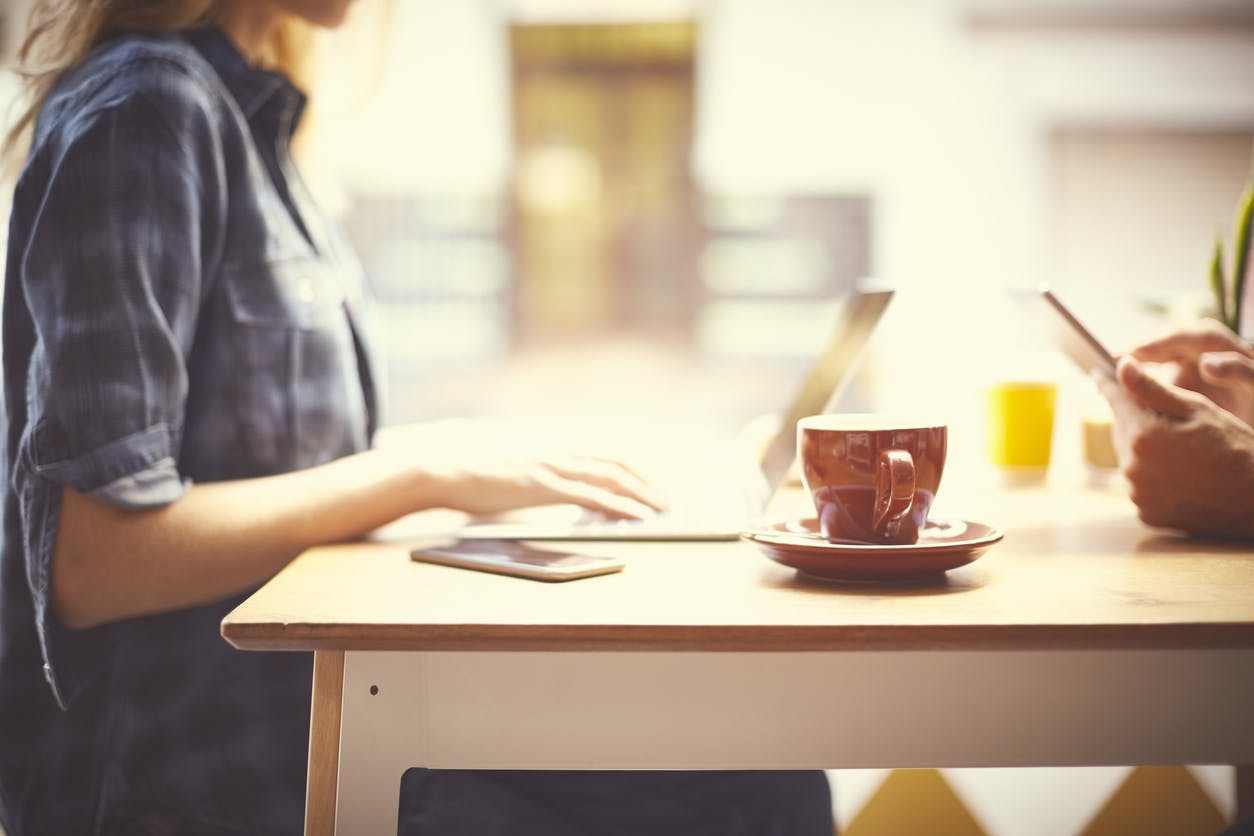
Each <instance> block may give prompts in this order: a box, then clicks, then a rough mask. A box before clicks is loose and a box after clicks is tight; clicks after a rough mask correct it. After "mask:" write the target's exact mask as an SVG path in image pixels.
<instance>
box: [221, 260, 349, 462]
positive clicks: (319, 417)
mask: <svg viewBox="0 0 1254 836" xmlns="http://www.w3.org/2000/svg"><path fill="white" fill-rule="evenodd" d="M223 280H224V281H223V286H224V296H225V303H226V308H227V319H228V322H227V323H226V333H225V334H224V336H225V338H226V339H224V340H222V342H223V343H224V344H225V345H222V346H220V348H221V353H220V354H219V355H218V356H219V361H220V362H221V363H223V364H224V366H225V368H224V369H222V370H221V371H222V373H221V374H220V375H218V377H219V378H220V379H221V380H223V381H224V385H225V387H226V391H225V392H224V393H223V394H224V397H223V398H222V399H221V403H222V407H223V408H224V409H226V410H229V412H230V416H231V420H230V421H229V422H228V423H229V424H230V425H231V426H233V427H234V431H233V438H231V439H230V443H231V444H232V445H233V449H235V450H237V451H238V452H239V453H241V454H242V455H244V456H245V457H246V458H247V459H248V460H249V462H250V466H249V468H248V469H249V470H255V471H260V472H282V471H286V470H292V469H296V468H302V467H309V466H311V465H314V464H318V463H321V462H324V461H327V460H328V459H331V458H334V457H336V456H339V455H343V453H344V452H345V451H346V450H349V449H353V448H354V447H355V446H357V445H359V444H360V442H359V441H358V440H356V439H357V437H358V436H360V435H362V433H363V431H362V429H361V424H362V421H363V419H362V404H361V383H360V377H359V374H358V369H357V360H356V352H355V349H354V344H353V336H352V331H351V328H350V326H349V323H348V319H347V316H346V315H345V311H344V292H343V284H342V282H341V277H340V276H339V274H338V273H337V271H336V269H335V267H334V265H331V264H328V263H325V262H322V261H319V260H318V259H316V258H290V259H280V260H275V261H269V262H265V263H261V264H256V265H252V266H236V267H232V268H229V269H227V270H224V271H223Z"/></svg>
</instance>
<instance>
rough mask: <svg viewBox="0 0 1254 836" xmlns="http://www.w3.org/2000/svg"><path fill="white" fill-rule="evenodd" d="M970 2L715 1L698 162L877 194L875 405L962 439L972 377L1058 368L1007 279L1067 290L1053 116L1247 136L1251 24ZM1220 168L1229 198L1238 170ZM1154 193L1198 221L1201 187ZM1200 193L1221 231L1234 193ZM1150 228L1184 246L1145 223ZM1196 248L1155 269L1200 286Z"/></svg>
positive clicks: (744, 187) (764, 182)
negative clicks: (892, 295)
mask: <svg viewBox="0 0 1254 836" xmlns="http://www.w3.org/2000/svg"><path fill="white" fill-rule="evenodd" d="M982 5H983V6H985V7H987V6H990V5H991V6H992V7H993V8H994V11H996V12H997V14H995V15H991V16H990V15H985V16H984V17H982V18H973V16H972V12H971V9H970V7H969V4H967V3H963V2H957V0H948V2H942V0H896V1H895V2H892V3H879V2H872V0H772V2H762V0H720V2H716V3H712V4H711V5H710V6H708V7H707V11H706V14H705V17H704V18H703V20H702V28H701V52H700V56H699V83H700V87H699V102H700V104H699V111H698V134H697V146H696V167H697V173H698V176H699V178H700V180H701V182H702V183H703V184H704V185H705V186H706V187H708V188H711V189H714V190H718V191H733V192H735V191H748V192H754V191H766V192H770V191H773V190H782V191H797V190H801V191H807V190H818V191H831V190H842V189H848V190H853V191H869V192H871V193H872V194H873V195H874V198H875V201H876V207H877V209H876V215H875V224H876V232H875V235H876V240H875V253H874V256H873V262H874V265H875V266H874V269H875V272H877V273H878V274H880V275H881V276H883V277H885V278H889V279H892V280H894V281H895V282H897V283H898V285H899V286H900V287H901V289H902V293H900V294H899V295H898V299H897V300H896V301H895V302H894V307H893V309H892V310H891V311H890V313H889V317H888V319H887V321H886V322H885V323H884V329H883V330H882V331H881V332H880V334H879V335H878V336H877V344H876V349H877V351H878V353H877V355H876V357H875V361H876V363H877V365H878V366H879V374H878V375H877V379H878V380H879V381H880V382H881V384H880V392H879V393H878V400H879V402H880V403H881V405H883V406H884V407H886V408H890V409H894V410H896V409H912V410H913V409H920V410H927V411H936V410H938V409H939V410H942V411H952V413H953V415H955V416H961V418H962V424H961V426H967V427H971V429H972V433H971V439H970V441H971V443H972V444H975V443H978V439H977V438H976V436H978V431H977V430H976V429H975V427H974V425H973V420H972V419H973V409H974V408H975V405H977V404H978V402H979V395H980V392H979V391H978V390H979V388H980V384H981V381H982V380H983V379H985V378H986V377H987V376H989V375H997V374H1002V373H1003V370H1004V368H1005V367H1006V366H1008V365H1015V364H1017V365H1018V366H1019V368H1020V369H1031V370H1033V371H1032V372H1031V373H1036V372H1037V371H1039V370H1040V369H1041V367H1044V371H1045V372H1046V373H1050V374H1063V375H1065V374H1066V373H1067V372H1068V371H1069V370H1067V369H1065V368H1060V367H1059V366H1060V364H1059V361H1058V359H1057V358H1056V357H1055V356H1054V354H1053V352H1052V351H1050V350H1049V349H1048V347H1046V346H1044V345H1043V343H1042V341H1041V340H1040V338H1039V335H1038V334H1037V333H1036V332H1035V331H1033V330H1031V328H1029V327H1026V326H1027V325H1029V324H1030V323H1025V322H1024V320H1023V319H1021V318H1020V317H1021V313H1020V311H1019V310H1018V309H1016V308H1015V307H1013V306H1012V305H1011V304H1010V303H1009V302H1008V301H1007V298H1006V295H1005V293H1004V290H1005V288H1007V287H1010V286H1020V285H1030V284H1035V283H1037V282H1040V281H1042V280H1051V281H1053V282H1054V283H1057V284H1060V285H1061V286H1064V287H1065V286H1067V285H1068V284H1069V283H1071V282H1069V280H1068V278H1067V277H1066V276H1062V275H1060V274H1059V266H1060V264H1059V259H1058V258H1057V257H1056V235H1055V232H1054V224H1055V220H1056V219H1055V215H1054V208H1055V207H1054V193H1055V190H1056V186H1057V183H1056V178H1055V167H1054V163H1055V161H1054V159H1053V156H1052V154H1053V150H1054V142H1053V139H1052V134H1053V130H1054V129H1055V128H1058V127H1063V126H1065V127H1070V128H1077V127H1093V128H1096V127H1101V128H1110V127H1120V128H1125V129H1127V128H1133V129H1137V130H1151V131H1161V130H1165V129H1170V130H1173V131H1190V130H1207V131H1213V130H1215V129H1216V128H1217V127H1222V128H1223V129H1224V130H1230V131H1231V130H1241V129H1246V130H1250V131H1251V132H1252V133H1254V86H1252V85H1250V83H1249V79H1251V78H1254V25H1240V26H1235V27H1232V26H1230V27H1226V28H1215V27H1210V26H1206V25H1194V24H1193V23H1190V24H1189V25H1183V26H1173V25H1172V23H1171V21H1172V20H1173V19H1175V18H1173V17H1171V15H1173V14H1174V15H1176V16H1177V17H1178V16H1179V14H1180V10H1181V9H1185V10H1188V9H1189V8H1190V6H1189V4H1177V3H1171V4H1165V3H1164V2H1160V1H1157V0H1156V2H1154V3H1150V4H1149V6H1148V7H1142V6H1141V5H1140V4H1134V3H1132V2H1130V0H1129V2H1112V1H1111V0H1107V2H1106V3H1105V4H1098V8H1099V10H1101V11H1102V16H1101V17H1100V19H1097V20H1096V22H1097V23H1100V25H1097V26H1091V27H1090V26H1086V25H1085V21H1086V20H1094V19H1093V18H1085V17H1083V16H1081V17H1078V18H1077V17H1074V16H1071V17H1068V16H1067V15H1061V16H1060V15H1058V14H1057V12H1058V11H1059V9H1060V7H1061V10H1062V11H1066V10H1067V8H1068V7H1066V6H1065V4H1061V3H1059V2H1034V3H1022V4H1014V3H1005V2H1001V3H991V4H990V3H988V2H985V3H983V4H982ZM1090 6H1091V4H1090ZM1221 6H1222V8H1220V9H1219V11H1221V12H1223V11H1224V10H1225V9H1227V7H1226V6H1223V5H1222V3H1221ZM1071 8H1072V10H1074V8H1081V9H1084V8H1086V7H1085V6H1083V5H1081V6H1078V7H1077V6H1076V4H1072V6H1071ZM1139 8H1148V10H1149V11H1150V12H1153V16H1152V18H1148V19H1147V18H1146V17H1145V16H1144V15H1142V16H1140V17H1137V16H1136V14H1135V12H1136V11H1137V9H1139ZM1191 8H1192V9H1193V10H1194V11H1197V10H1198V9H1199V8H1200V9H1203V10H1204V9H1205V8H1207V6H1206V4H1203V3H1199V4H1194V5H1193V6H1192V7H1191ZM1016 9H1017V10H1018V11H1019V12H1021V13H1023V12H1033V13H1034V14H1038V13H1044V14H1045V18H1044V20H1045V21H1046V22H1047V23H1048V25H1045V26H1040V25H1032V24H1039V23H1040V21H1041V19H1042V18H1040V17H1039V16H1037V17H1027V18H1024V17H1019V18H1016V16H1015V13H1016ZM1090 10H1091V9H1090ZM1231 11H1232V10H1231V9H1227V12H1226V13H1230V12H1231ZM1121 14H1122V15H1125V17H1126V16H1127V15H1131V17H1126V20H1127V21H1128V23H1127V25H1120V23H1119V21H1120V20H1121V19H1124V18H1121V17H1120V15H1121ZM1051 15H1052V17H1051ZM1147 20H1149V21H1150V22H1152V24H1153V25H1148V24H1147ZM1199 154H1201V155H1204V154H1205V149H1204V148H1203V149H1202V150H1201V151H1200V152H1199ZM1201 158H1202V157H1201V156H1199V159H1201ZM1232 177H1233V180H1234V182H1233V184H1232V194H1233V199H1235V195H1236V193H1237V192H1238V191H1239V190H1240V185H1241V180H1242V179H1243V175H1242V174H1241V172H1239V171H1237V172H1233V173H1232ZM1159 182H1162V181H1161V180H1160V181H1159ZM1160 200H1161V203H1162V204H1163V206H1164V207H1166V208H1164V210H1163V212H1161V213H1160V214H1159V216H1158V217H1159V219H1160V221H1161V222H1163V223H1170V222H1171V218H1172V207H1174V209H1175V211H1176V212H1177V213H1178V214H1177V215H1176V216H1175V217H1176V218H1178V219H1180V220H1181V221H1182V222H1192V223H1193V224H1197V223H1199V220H1198V219H1197V218H1196V217H1192V216H1189V215H1187V214H1186V213H1189V212H1196V211H1197V209H1198V202H1197V201H1176V200H1174V199H1173V196H1172V195H1171V194H1162V195H1160ZM1220 202H1222V201H1220ZM1206 206H1207V207H1208V208H1209V210H1210V211H1212V212H1214V213H1216V214H1218V215H1219V216H1220V217H1218V218H1214V219H1211V218H1207V219H1204V220H1202V221H1200V222H1201V223H1204V224H1207V225H1210V224H1212V223H1217V222H1218V221H1221V220H1222V222H1223V224H1224V225H1225V226H1226V225H1227V224H1228V222H1229V217H1230V214H1231V209H1232V208H1233V207H1225V206H1222V205H1216V200H1213V199H1212V200H1210V201H1209V202H1207V203H1206ZM1143 238H1144V240H1143V241H1142V242H1139V243H1140V244H1141V246H1143V247H1163V246H1166V245H1168V244H1169V243H1170V241H1171V240H1175V239H1173V238H1172V237H1171V236H1162V235H1156V233H1155V231H1154V230H1153V229H1145V230H1144V231H1143ZM1125 240H1126V239H1125ZM1208 256H1209V248H1208V247H1206V248H1202V249H1200V250H1199V251H1197V252H1195V253H1183V254H1181V253H1178V252H1177V253H1175V254H1173V256H1172V258H1173V259H1174V263H1177V264H1184V263H1188V262H1189V260H1190V259H1192V260H1193V263H1195V264H1196V265H1197V269H1196V270H1193V271H1188V274H1187V275H1178V276H1175V277H1174V278H1168V279H1166V280H1165V281H1166V282H1168V283H1170V282H1174V283H1176V284H1177V285H1178V286H1179V287H1180V288H1188V287H1194V286H1199V285H1201V283H1202V276H1203V272H1202V271H1203V268H1204V265H1205V263H1206V261H1207V258H1208ZM1131 286H1133V283H1131V282H1129V283H1124V284H1122V285H1113V284H1112V285H1111V287H1110V288H1109V290H1110V292H1111V293H1112V294H1114V297H1113V298H1108V299H1107V300H1106V302H1105V304H1104V305H1103V306H1102V312H1103V314H1105V315H1109V316H1110V317H1111V318H1115V317H1117V316H1118V314H1119V312H1120V310H1121V306H1123V305H1125V304H1130V303H1129V302H1128V300H1127V299H1126V298H1125V297H1126V296H1127V294H1128V293H1129V291H1130V287H1131ZM1137 288H1138V289H1139V290H1142V291H1143V290H1144V287H1143V285H1138V286H1137ZM1158 289H1159V290H1161V291H1163V292H1164V293H1166V292H1168V291H1169V290H1170V288H1158ZM959 436H960V437H961V433H959Z"/></svg>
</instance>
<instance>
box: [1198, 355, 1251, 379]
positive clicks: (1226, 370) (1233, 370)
mask: <svg viewBox="0 0 1254 836" xmlns="http://www.w3.org/2000/svg"><path fill="white" fill-rule="evenodd" d="M1197 368H1198V373H1199V374H1200V375H1201V376H1202V380H1204V381H1206V382H1207V383H1210V384H1212V385H1214V386H1223V387H1225V388H1230V387H1233V386H1251V385H1254V359H1250V358H1249V357H1246V356H1244V355H1242V354H1239V353H1237V352H1235V351H1221V352H1210V353H1207V354H1203V355H1202V356H1201V357H1200V358H1199V359H1198V362H1197Z"/></svg>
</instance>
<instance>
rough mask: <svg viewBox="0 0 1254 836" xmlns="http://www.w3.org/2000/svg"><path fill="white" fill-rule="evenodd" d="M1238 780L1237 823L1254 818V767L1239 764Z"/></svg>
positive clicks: (1237, 769)
mask: <svg viewBox="0 0 1254 836" xmlns="http://www.w3.org/2000/svg"><path fill="white" fill-rule="evenodd" d="M1236 780H1237V821H1240V820H1241V819H1245V818H1254V765H1251V764H1244V765H1242V764H1238V765H1237V768H1236Z"/></svg>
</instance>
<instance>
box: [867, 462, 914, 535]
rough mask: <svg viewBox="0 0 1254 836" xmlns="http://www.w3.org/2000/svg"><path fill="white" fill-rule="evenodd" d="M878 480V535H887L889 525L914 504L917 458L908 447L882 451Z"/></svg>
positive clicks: (876, 503)
mask: <svg viewBox="0 0 1254 836" xmlns="http://www.w3.org/2000/svg"><path fill="white" fill-rule="evenodd" d="M875 481H876V484H875V519H874V521H873V523H872V525H873V526H874V529H875V536H876V537H880V538H884V537H886V536H887V535H888V533H889V531H888V528H889V526H891V525H892V524H893V523H894V522H896V521H897V520H899V519H901V518H902V517H904V516H905V515H906V512H908V511H909V510H910V506H911V505H912V504H914V459H913V458H912V457H911V455H910V453H909V452H908V451H906V450H883V451H881V452H880V460H879V476H878V477H877V478H876V480H875Z"/></svg>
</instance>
